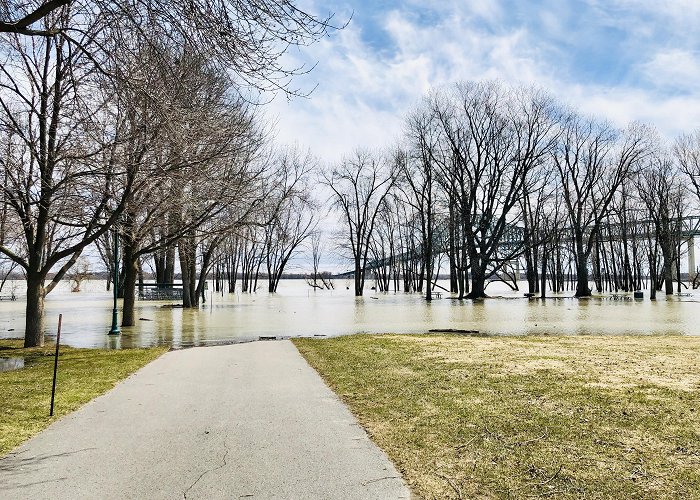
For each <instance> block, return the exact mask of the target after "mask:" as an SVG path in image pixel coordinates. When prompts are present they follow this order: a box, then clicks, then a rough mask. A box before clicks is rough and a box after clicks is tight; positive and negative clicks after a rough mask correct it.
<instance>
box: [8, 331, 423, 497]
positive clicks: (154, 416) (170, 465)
mask: <svg viewBox="0 0 700 500" xmlns="http://www.w3.org/2000/svg"><path fill="white" fill-rule="evenodd" d="M59 401H60V399H59ZM59 404H60V403H59ZM0 498H3V499H4V498H7V499H10V498H11V499H17V500H19V499H23V498H31V499H42V498H46V499H52V500H56V499H64V498H65V499H76V498H110V499H112V498H115V499H116V498H138V499H141V498H143V499H158V498H167V499H174V498H187V499H190V498H206V499H210V498H211V499H214V498H227V499H238V498H245V499H253V500H254V499H277V498H279V499H282V498H285V499H295V500H296V499H304V500H306V499H323V500H332V499H353V500H356V499H372V500H375V499H400V498H403V499H408V498H409V491H408V489H407V487H406V486H405V484H404V482H403V480H402V479H401V477H400V474H399V473H398V472H397V471H396V469H395V468H394V466H393V465H392V464H391V462H390V461H389V460H388V459H387V457H386V455H385V454H384V453H383V452H382V451H381V450H379V449H378V448H377V447H376V446H375V445H374V444H373V443H372V442H371V441H370V440H369V439H368V437H367V435H366V433H365V432H364V430H363V429H362V428H361V427H360V426H359V424H358V423H357V421H356V420H355V418H354V417H353V416H352V414H351V413H350V412H349V411H348V409H347V408H346V407H345V406H344V405H343V404H342V403H341V402H340V401H339V400H338V398H337V397H336V396H335V394H333V392H332V391H331V390H330V389H328V387H327V386H326V385H325V384H324V382H323V381H322V380H321V378H320V377H319V376H318V374H317V373H316V372H315V371H314V370H313V369H312V368H310V367H309V365H308V364H306V362H305V361H304V359H303V358H302V357H301V356H300V355H299V353H298V352H297V350H296V349H295V348H294V346H293V345H292V343H291V342H289V341H282V342H255V343H249V344H239V345H231V346H219V347H203V348H194V349H187V350H182V351H173V352H169V353H167V354H165V355H164V356H162V357H161V358H159V359H157V360H156V361H154V362H153V363H151V364H149V365H147V366H146V367H144V368H143V369H142V370H140V371H139V372H137V373H136V374H134V375H132V376H131V377H129V378H128V379H126V380H125V381H123V382H122V383H120V384H119V385H118V386H117V387H116V388H115V389H114V390H112V391H110V392H109V393H107V394H106V395H104V396H101V397H99V398H97V399H95V400H94V401H92V402H90V403H88V404H87V405H86V406H84V407H83V408H81V409H80V410H78V411H76V412H75V413H73V414H71V415H68V416H66V417H64V418H63V419H61V420H59V421H58V422H56V423H54V424H53V425H52V426H51V427H49V428H48V429H47V430H45V431H44V432H42V433H41V434H39V435H37V436H36V437H34V438H33V439H31V440H30V441H28V442H27V443H25V444H24V445H23V446H21V447H20V448H18V449H17V450H15V452H13V453H12V454H10V455H9V456H8V457H6V458H4V459H0Z"/></svg>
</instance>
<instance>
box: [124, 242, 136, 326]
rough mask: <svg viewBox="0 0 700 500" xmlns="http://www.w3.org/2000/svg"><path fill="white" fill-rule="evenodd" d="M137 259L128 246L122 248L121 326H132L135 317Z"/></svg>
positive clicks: (134, 322)
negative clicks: (122, 290) (122, 292)
mask: <svg viewBox="0 0 700 500" xmlns="http://www.w3.org/2000/svg"><path fill="white" fill-rule="evenodd" d="M136 261H137V259H135V258H134V254H133V250H132V249H131V248H129V246H128V245H125V246H124V302H123V304H122V326H134V325H135V324H136V317H135V316H136V315H135V314H134V306H135V304H136V279H137V277H138V265H137V263H136Z"/></svg>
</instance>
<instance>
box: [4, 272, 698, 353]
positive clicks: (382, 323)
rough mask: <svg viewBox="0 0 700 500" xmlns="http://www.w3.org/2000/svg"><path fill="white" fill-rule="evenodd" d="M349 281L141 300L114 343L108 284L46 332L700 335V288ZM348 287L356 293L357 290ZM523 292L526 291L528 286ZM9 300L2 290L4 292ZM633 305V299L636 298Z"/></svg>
mask: <svg viewBox="0 0 700 500" xmlns="http://www.w3.org/2000/svg"><path fill="white" fill-rule="evenodd" d="M350 285H351V283H350V281H347V280H338V281H337V282H336V290H332V291H316V292H314V291H313V290H312V289H311V288H310V287H309V286H308V285H306V283H305V282H304V281H302V280H286V281H285V280H283V281H282V283H281V284H280V288H279V293H277V294H274V295H272V294H268V293H267V292H265V291H259V292H258V293H254V294H241V293H235V294H230V295H229V294H225V295H224V296H222V295H221V294H218V295H217V294H215V293H213V292H211V291H210V292H207V302H206V303H205V304H203V305H202V307H201V308H200V309H199V310H184V309H181V308H172V307H169V304H170V303H168V302H150V301H140V302H137V313H136V316H137V318H140V319H139V320H138V321H137V325H136V326H134V327H129V328H123V329H122V335H121V336H119V337H117V338H114V337H108V336H107V331H108V330H109V326H110V321H111V313H112V301H111V296H110V294H109V292H106V291H105V290H104V282H99V281H91V282H88V283H86V284H84V285H83V287H82V288H83V291H82V292H80V293H70V292H69V291H68V288H67V286H60V287H57V289H56V290H54V291H53V292H51V293H50V294H49V296H48V297H47V301H46V320H45V324H46V331H47V334H49V335H54V334H55V330H56V324H57V321H58V314H59V313H63V330H62V333H61V342H62V343H65V344H69V345H73V346H85V347H138V346H148V345H154V344H168V345H174V346H183V345H200V344H206V343H217V342H229V341H244V340H252V339H258V338H259V337H260V336H290V337H294V336H314V335H317V336H334V335H345V334H351V333H359V332H367V333H392V332H399V333H420V332H426V331H427V330H429V329H433V328H458V329H470V330H479V331H480V332H484V333H488V334H494V335H499V334H504V335H526V334H570V335H599V334H606V335H620V334H682V335H700V325H699V322H698V318H700V291H694V292H690V293H689V295H687V296H681V297H678V296H673V297H666V296H665V295H663V294H660V299H659V300H656V301H651V300H649V299H648V292H647V291H645V299H644V300H613V299H612V298H610V297H603V298H593V299H584V300H578V299H574V298H571V297H570V295H572V294H573V292H568V293H566V294H563V295H562V296H561V297H557V298H551V299H547V300H546V301H544V302H543V301H539V300H528V299H526V298H524V297H523V293H522V291H519V292H511V291H510V290H508V289H507V288H505V287H504V286H503V285H500V287H499V285H498V284H492V285H491V286H490V287H489V288H488V292H489V293H490V294H492V295H498V296H499V298H491V299H486V300H484V301H478V302H472V301H458V300H455V299H453V298H451V297H449V294H443V296H442V299H440V300H435V301H433V302H432V303H430V304H428V303H426V302H425V300H424V299H423V298H422V297H421V296H419V295H416V294H404V293H396V294H394V293H388V294H382V293H377V292H375V291H372V290H367V292H366V293H367V295H365V296H364V297H359V298H356V297H353V295H352V290H347V289H346V286H350ZM350 288H352V287H351V286H350ZM521 288H523V287H522V286H521ZM16 291H17V294H18V297H19V299H18V300H17V301H15V302H0V338H10V337H21V336H22V335H23V330H24V307H25V303H24V297H23V292H22V285H21V284H19V285H18V286H17V290H16ZM3 293H4V292H3ZM628 298H629V297H628Z"/></svg>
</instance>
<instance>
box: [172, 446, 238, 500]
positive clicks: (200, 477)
mask: <svg viewBox="0 0 700 500" xmlns="http://www.w3.org/2000/svg"><path fill="white" fill-rule="evenodd" d="M224 449H225V450H226V451H225V452H224V456H223V458H222V462H223V463H222V464H221V465H219V466H217V467H213V468H211V469H207V470H205V471H204V472H202V473H201V474H200V475H199V477H198V478H197V480H196V481H195V482H194V483H192V484H190V485H189V486H188V487H187V489H186V490H185V491H183V492H182V498H184V499H185V500H186V499H187V493H188V492H189V491H190V490H191V489H192V488H194V486H195V485H196V484H197V483H198V482H199V481H200V480H201V479H202V478H203V477H204V476H206V475H207V474H209V473H210V472H214V471H217V470H219V469H223V468H224V467H226V465H227V463H226V458H227V457H228V452H229V448H228V445H227V444H226V440H225V439H224Z"/></svg>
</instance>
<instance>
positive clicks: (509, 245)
mask: <svg viewBox="0 0 700 500" xmlns="http://www.w3.org/2000/svg"><path fill="white" fill-rule="evenodd" d="M679 223H680V240H681V241H682V242H685V243H686V245H687V247H688V270H689V272H690V271H691V270H693V269H695V236H700V215H689V216H686V217H680V218H674V219H672V220H671V221H670V224H671V226H672V227H678V224H679ZM654 227H655V224H654V221H653V220H651V219H643V220H639V221H635V222H633V223H630V224H628V225H625V224H621V223H612V224H610V223H604V224H601V225H600V230H599V238H600V241H601V242H606V243H607V242H610V241H619V240H622V239H623V238H626V239H627V240H634V239H645V238H648V237H650V236H651V237H653V236H655V234H656V232H655V229H654ZM444 229H445V228H442V231H435V233H434V237H433V245H434V246H433V253H434V254H435V255H438V254H441V253H446V252H447V251H448V247H447V238H445V234H444V233H445V231H444ZM563 232H564V234H565V235H566V236H565V237H564V238H563V239H561V240H560V241H561V242H562V243H571V242H573V241H574V237H573V230H572V229H571V228H570V227H567V228H565V229H564V231H563ZM589 234H590V230H589ZM524 244H525V228H524V227H522V226H519V225H516V224H509V225H508V226H507V227H506V229H505V231H504V234H503V237H502V238H501V241H500V242H499V243H498V246H499V248H501V249H503V250H505V251H507V252H509V253H513V252H516V251H517V250H518V249H519V248H521V247H522V246H523V245H524ZM458 248H459V247H458ZM421 255H422V247H421V246H419V247H417V248H416V250H415V251H413V252H403V253H400V254H398V255H390V256H388V257H384V258H381V259H373V260H370V261H368V262H367V265H366V266H365V271H372V270H374V269H380V268H382V267H386V266H388V265H389V264H391V263H392V262H401V261H404V260H410V259H415V258H420V256H421ZM354 275H355V271H354V270H351V271H346V272H344V273H339V274H336V275H334V276H333V277H334V278H350V277H352V276H354Z"/></svg>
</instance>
